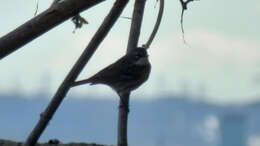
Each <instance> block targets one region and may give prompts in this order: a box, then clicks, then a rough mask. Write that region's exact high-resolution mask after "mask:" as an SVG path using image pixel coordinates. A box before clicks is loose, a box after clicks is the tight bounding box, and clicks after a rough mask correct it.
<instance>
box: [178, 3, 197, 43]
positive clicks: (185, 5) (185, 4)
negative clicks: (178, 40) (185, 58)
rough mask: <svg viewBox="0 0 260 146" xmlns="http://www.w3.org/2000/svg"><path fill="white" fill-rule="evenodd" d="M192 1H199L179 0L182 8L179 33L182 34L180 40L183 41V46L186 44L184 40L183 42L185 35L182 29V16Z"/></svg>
mask: <svg viewBox="0 0 260 146" xmlns="http://www.w3.org/2000/svg"><path fill="white" fill-rule="evenodd" d="M192 1H199V0H187V1H184V0H180V3H181V6H182V10H181V32H182V39H183V42H184V44H187V43H186V40H185V33H184V28H183V15H184V11H185V10H187V8H188V7H187V6H188V3H190V2H192Z"/></svg>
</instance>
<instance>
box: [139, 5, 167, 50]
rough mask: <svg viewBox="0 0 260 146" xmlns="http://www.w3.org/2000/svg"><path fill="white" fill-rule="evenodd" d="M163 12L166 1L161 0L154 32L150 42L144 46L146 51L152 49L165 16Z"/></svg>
mask: <svg viewBox="0 0 260 146" xmlns="http://www.w3.org/2000/svg"><path fill="white" fill-rule="evenodd" d="M163 10H164V0H160V8H159V13H158V16H157V20H156V23H155V25H154V28H153V31H152V33H151V35H150V37H149V39H148V41H147V42H146V43H145V44H144V45H143V47H144V48H146V49H148V48H149V47H150V45H151V43H152V41H153V39H154V37H155V35H156V33H157V32H158V29H159V26H160V24H161V20H162V16H163Z"/></svg>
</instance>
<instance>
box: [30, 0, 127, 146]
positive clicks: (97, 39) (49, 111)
mask: <svg viewBox="0 0 260 146" xmlns="http://www.w3.org/2000/svg"><path fill="white" fill-rule="evenodd" d="M77 1H78V0H77ZM92 1H93V0H92ZM127 2H128V0H117V1H116V2H115V4H114V6H113V8H112V9H111V10H110V12H109V14H108V15H107V17H106V18H105V20H104V21H103V23H102V25H101V26H100V27H99V29H98V30H97V32H96V33H95V35H94V37H93V38H92V39H91V41H90V43H89V44H88V46H87V47H86V49H85V50H84V52H83V53H82V55H81V56H80V57H79V59H78V60H77V62H76V63H75V64H74V66H73V67H72V69H71V70H70V72H69V74H68V75H67V76H66V78H65V79H64V81H63V82H62V84H61V85H60V87H59V88H58V90H57V92H56V93H55V95H54V96H53V98H52V100H51V101H50V103H49V105H48V106H47V108H46V109H45V111H44V112H43V113H42V114H41V116H40V120H39V121H38V123H37V125H36V126H35V127H34V129H33V131H32V132H31V134H30V135H29V137H28V138H27V140H26V142H25V146H34V145H35V143H36V142H37V140H38V139H39V137H40V135H41V134H42V132H43V131H44V129H45V128H46V126H47V124H48V123H49V121H50V119H51V118H52V117H53V115H54V113H55V112H56V110H57V109H58V107H59V105H60V104H61V102H62V100H63V99H64V97H65V96H66V94H67V93H68V91H69V89H70V88H71V83H73V82H74V81H75V79H76V78H77V77H78V75H79V73H80V72H81V71H82V70H83V68H84V66H85V65H86V64H87V62H88V61H89V59H90V58H91V56H92V55H93V54H94V52H95V51H96V49H97V47H98V46H99V44H100V43H101V42H102V41H103V39H104V38H105V37H106V35H107V34H108V32H109V30H110V29H111V28H112V26H113V25H114V24H115V22H116V20H117V19H118V18H119V16H120V14H121V13H122V11H123V9H124V7H125V6H126V4H127Z"/></svg>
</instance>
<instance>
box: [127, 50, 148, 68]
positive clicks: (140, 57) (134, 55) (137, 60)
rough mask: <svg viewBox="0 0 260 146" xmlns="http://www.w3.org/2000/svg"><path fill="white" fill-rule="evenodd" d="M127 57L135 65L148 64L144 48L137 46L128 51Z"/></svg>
mask: <svg viewBox="0 0 260 146" xmlns="http://www.w3.org/2000/svg"><path fill="white" fill-rule="evenodd" d="M129 58H130V59H131V61H132V62H133V63H134V64H136V65H147V64H149V60H148V54H147V51H146V49H145V48H141V47H138V48H136V49H134V50H132V51H131V52H130V53H129Z"/></svg>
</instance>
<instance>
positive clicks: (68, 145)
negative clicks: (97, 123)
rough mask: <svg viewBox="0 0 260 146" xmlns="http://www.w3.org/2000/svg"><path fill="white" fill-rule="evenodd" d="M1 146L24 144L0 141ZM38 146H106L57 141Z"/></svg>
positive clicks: (19, 145) (38, 145)
mask: <svg viewBox="0 0 260 146" xmlns="http://www.w3.org/2000/svg"><path fill="white" fill-rule="evenodd" d="M0 146H22V143H21V142H15V141H10V140H3V139H0ZM36 146H105V145H99V144H95V143H90V144H88V143H74V142H72V143H66V144H65V143H62V142H59V141H57V140H50V141H49V142H46V143H39V144H37V145H36Z"/></svg>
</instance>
